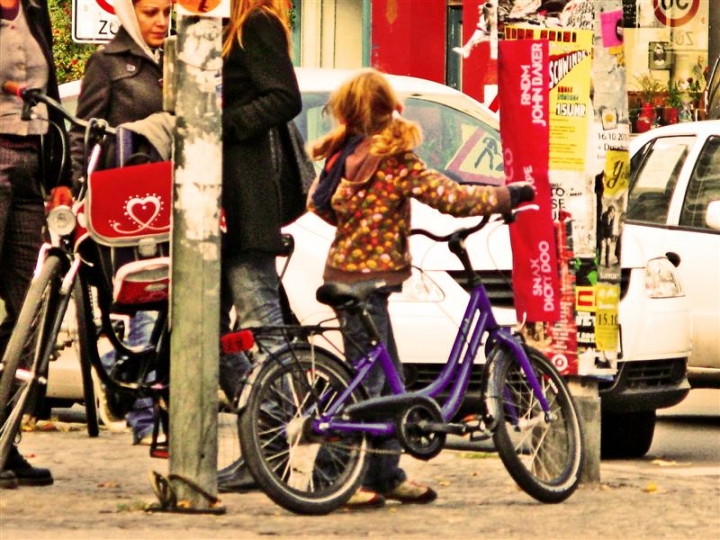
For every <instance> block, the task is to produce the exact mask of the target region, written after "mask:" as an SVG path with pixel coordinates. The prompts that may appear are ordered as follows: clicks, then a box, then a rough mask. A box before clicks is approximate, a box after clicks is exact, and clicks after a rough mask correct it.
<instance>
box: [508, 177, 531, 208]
mask: <svg viewBox="0 0 720 540" xmlns="http://www.w3.org/2000/svg"><path fill="white" fill-rule="evenodd" d="M507 188H508V191H509V192H510V208H517V207H518V206H520V205H521V204H522V203H526V202H532V201H533V200H535V186H533V185H532V184H531V183H530V182H513V183H512V184H508V186H507Z"/></svg>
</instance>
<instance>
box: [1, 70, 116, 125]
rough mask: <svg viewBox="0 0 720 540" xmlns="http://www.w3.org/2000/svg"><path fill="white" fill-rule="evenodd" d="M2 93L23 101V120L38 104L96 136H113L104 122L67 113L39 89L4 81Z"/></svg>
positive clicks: (27, 118)
mask: <svg viewBox="0 0 720 540" xmlns="http://www.w3.org/2000/svg"><path fill="white" fill-rule="evenodd" d="M2 91H3V93H5V94H10V95H13V96H17V97H19V98H20V99H22V100H23V102H24V103H25V106H24V107H23V112H22V118H23V120H29V119H30V109H32V108H33V107H34V106H35V105H37V104H38V103H44V104H45V105H47V106H48V107H50V108H52V109H54V110H56V111H57V112H59V113H60V114H61V115H62V116H63V117H64V118H65V119H66V120H67V121H68V122H70V123H71V124H72V125H74V126H77V127H81V128H84V129H86V130H92V131H93V132H94V133H95V134H96V135H98V136H102V135H104V134H110V135H114V134H115V129H114V128H111V127H110V126H109V125H108V124H107V122H106V121H105V120H99V119H95V120H94V121H87V120H83V119H82V118H78V117H77V116H75V115H73V114H71V113H69V112H68V111H67V110H65V108H64V107H63V106H62V105H61V104H60V103H59V102H57V101H56V100H54V99H53V98H51V97H50V96H48V95H47V94H45V92H43V91H42V90H41V89H40V88H28V87H27V86H24V85H22V84H20V83H18V82H15V81H5V82H4V83H3V84H2Z"/></svg>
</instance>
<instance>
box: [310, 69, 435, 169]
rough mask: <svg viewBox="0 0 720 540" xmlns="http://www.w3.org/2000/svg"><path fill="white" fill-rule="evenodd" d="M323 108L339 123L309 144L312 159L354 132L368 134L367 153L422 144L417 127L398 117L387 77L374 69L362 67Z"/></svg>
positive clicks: (393, 151)
mask: <svg viewBox="0 0 720 540" xmlns="http://www.w3.org/2000/svg"><path fill="white" fill-rule="evenodd" d="M326 107H327V110H328V111H329V112H330V113H331V114H332V115H333V117H334V118H335V119H336V120H337V121H338V122H339V125H338V126H337V127H336V128H335V129H333V130H332V131H331V132H330V133H328V134H327V135H326V136H325V137H322V138H321V139H319V140H318V141H316V142H315V143H314V144H313V145H312V148H311V150H310V152H311V155H312V157H313V158H314V159H324V158H327V157H329V156H331V155H333V154H334V153H335V152H336V151H337V150H338V149H339V148H340V147H341V146H342V145H343V143H344V142H345V141H346V140H347V139H348V138H350V137H353V136H355V135H363V136H369V137H372V142H371V145H370V153H371V154H373V155H376V156H386V155H392V154H397V153H399V152H404V151H407V150H412V149H413V148H415V147H417V146H418V145H420V143H422V131H421V130H420V126H418V124H416V123H415V122H411V121H410V120H406V119H405V118H403V117H402V116H400V114H399V113H400V111H401V110H402V104H401V103H400V101H399V100H398V97H397V95H396V94H395V91H394V90H393V89H392V87H391V86H390V83H389V82H388V80H387V78H386V77H385V76H384V75H383V74H382V73H380V72H379V71H377V70H375V69H372V68H367V69H364V70H362V71H360V72H359V73H358V74H357V75H355V76H353V77H352V78H351V79H350V80H348V81H346V82H345V83H343V84H342V85H341V86H340V87H339V88H338V89H337V90H335V92H333V93H332V95H331V96H330V99H329V100H328V103H327V106H326Z"/></svg>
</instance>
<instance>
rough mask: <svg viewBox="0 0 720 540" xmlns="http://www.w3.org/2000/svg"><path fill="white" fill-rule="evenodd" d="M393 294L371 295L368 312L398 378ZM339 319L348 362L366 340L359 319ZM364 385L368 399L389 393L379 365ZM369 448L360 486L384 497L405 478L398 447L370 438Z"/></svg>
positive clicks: (390, 441) (365, 345) (364, 346)
mask: <svg viewBox="0 0 720 540" xmlns="http://www.w3.org/2000/svg"><path fill="white" fill-rule="evenodd" d="M397 290H399V289H398V288H386V289H381V290H380V291H378V292H376V293H374V294H373V295H372V296H371V297H370V298H369V302H368V311H369V312H370V315H371V316H372V319H373V321H374V322H375V326H376V327H377V329H378V332H379V333H380V337H381V339H382V340H383V342H384V343H385V345H386V346H387V349H388V353H389V354H390V357H391V358H392V360H393V363H394V364H395V367H396V368H397V369H398V373H400V374H401V376H402V364H401V363H400V356H399V355H398V351H397V345H396V343H395V336H394V334H393V329H392V324H391V321H390V314H389V312H388V299H389V297H390V294H391V293H392V292H395V291H397ZM342 317H343V320H344V323H345V330H344V332H343V334H344V335H343V346H344V347H345V356H346V357H347V358H348V359H355V358H358V357H360V356H361V355H362V353H363V352H364V350H367V349H368V348H369V346H370V337H369V336H368V334H367V331H366V330H365V327H364V326H363V324H362V320H361V318H360V316H359V315H350V314H347V313H343V314H342ZM351 340H352V341H355V342H356V343H357V344H358V345H359V346H360V348H361V349H363V350H361V351H359V350H358V348H357V347H356V346H355V345H354V344H353V343H352V341H351ZM364 384H365V388H366V389H367V391H368V393H369V394H370V397H377V396H383V395H388V394H389V393H390V388H389V386H388V384H387V380H386V378H385V372H384V371H383V370H382V366H381V365H380V363H379V362H378V363H376V364H375V365H374V366H373V368H372V369H371V370H370V373H368V377H367V378H366V379H365V382H364ZM372 446H373V450H377V452H376V453H375V452H373V453H371V454H370V465H369V467H368V471H367V474H366V476H365V480H364V482H363V486H364V487H366V488H367V489H370V490H372V491H376V492H378V493H387V492H388V491H392V490H393V489H395V488H396V487H397V486H398V485H400V484H401V483H402V482H404V481H405V479H406V478H407V475H406V474H405V471H403V470H402V469H401V468H400V451H401V446H400V443H399V442H398V440H397V439H395V438H387V437H376V438H374V439H373V440H372Z"/></svg>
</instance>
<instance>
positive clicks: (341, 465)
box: [239, 344, 368, 515]
mask: <svg viewBox="0 0 720 540" xmlns="http://www.w3.org/2000/svg"><path fill="white" fill-rule="evenodd" d="M291 354H292V356H293V357H294V358H291ZM350 381H351V374H350V371H349V369H348V368H347V366H346V365H345V363H344V362H342V361H341V360H339V359H337V358H335V357H334V356H333V355H331V354H330V353H328V352H326V351H324V350H321V349H318V348H314V349H313V348H311V347H310V345H308V344H293V346H292V351H291V352H288V353H285V354H284V355H282V356H280V357H275V358H273V359H270V360H267V361H266V362H265V364H264V365H263V367H262V368H261V369H260V372H259V373H258V374H257V376H256V378H255V380H254V381H253V380H251V381H250V383H251V384H252V385H253V386H252V390H251V392H250V396H249V397H248V400H247V403H246V405H245V407H244V408H243V409H242V410H241V412H240V417H239V427H240V446H241V448H242V455H243V456H244V457H245V459H246V461H247V465H248V468H249V469H250V472H251V474H252V475H253V477H254V478H255V481H256V482H257V483H258V484H259V485H260V487H261V488H262V489H263V490H264V491H265V493H266V494H267V495H268V496H269V497H270V498H271V499H272V500H273V501H274V502H275V503H277V504H279V505H280V506H282V507H283V508H285V509H287V510H290V511H291V512H295V513H297V514H309V515H320V514H328V513H330V512H332V511H333V510H336V509H337V508H339V507H340V506H342V505H343V504H345V503H346V502H347V501H348V499H350V497H351V496H352V495H353V493H355V491H356V490H357V488H358V487H359V486H360V483H361V482H362V480H363V477H364V474H365V470H366V469H367V464H368V462H367V444H368V443H367V437H366V436H365V434H364V433H360V432H352V433H334V434H333V435H332V436H331V437H321V436H315V435H314V434H312V433H310V429H309V427H310V426H309V422H310V421H311V420H312V419H313V418H318V417H319V416H320V415H321V414H322V413H323V412H324V411H326V410H327V408H328V407H329V406H330V405H331V404H332V403H334V402H335V400H336V399H337V397H338V394H339V393H340V392H341V391H342V390H344V389H345V388H346V387H347V385H348V383H349V382H350ZM366 398H367V396H366V393H365V391H364V389H358V390H356V391H355V392H353V394H352V395H351V396H350V399H349V400H348V404H350V403H356V402H358V401H362V400H363V399H366Z"/></svg>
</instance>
